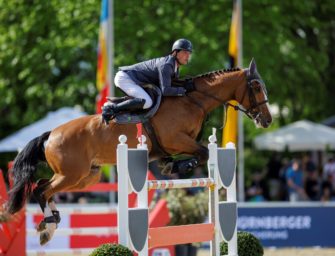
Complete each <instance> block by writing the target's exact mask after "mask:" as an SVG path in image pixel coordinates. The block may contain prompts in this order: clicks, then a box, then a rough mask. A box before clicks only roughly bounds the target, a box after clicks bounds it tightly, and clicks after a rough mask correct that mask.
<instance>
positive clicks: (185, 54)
mask: <svg viewBox="0 0 335 256" xmlns="http://www.w3.org/2000/svg"><path fill="white" fill-rule="evenodd" d="M191 54H192V53H191V52H189V51H185V50H181V51H179V52H178V53H177V56H176V57H177V59H178V61H179V63H180V64H181V65H186V64H187V63H188V62H189V60H190V58H191Z"/></svg>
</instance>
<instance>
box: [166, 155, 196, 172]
mask: <svg viewBox="0 0 335 256" xmlns="http://www.w3.org/2000/svg"><path fill="white" fill-rule="evenodd" d="M198 164H199V161H198V159H197V158H196V157H193V158H191V159H184V160H178V161H174V162H169V163H167V165H166V166H165V168H164V169H163V170H162V172H161V173H162V174H163V175H170V174H172V173H180V174H186V173H188V172H190V171H192V170H193V169H194V168H195V167H197V166H198Z"/></svg>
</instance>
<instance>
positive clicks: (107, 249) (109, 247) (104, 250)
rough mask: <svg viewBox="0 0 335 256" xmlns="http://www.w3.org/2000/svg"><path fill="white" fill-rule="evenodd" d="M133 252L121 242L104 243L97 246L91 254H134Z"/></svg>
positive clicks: (129, 255) (104, 255)
mask: <svg viewBox="0 0 335 256" xmlns="http://www.w3.org/2000/svg"><path fill="white" fill-rule="evenodd" d="M132 255H133V253H132V252H131V250H129V249H128V248H127V247H124V246H123V245H120V244H102V245H100V246H99V247H98V248H96V249H95V250H94V251H93V252H92V253H91V254H90V256H132Z"/></svg>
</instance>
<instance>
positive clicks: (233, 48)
mask: <svg viewBox="0 0 335 256" xmlns="http://www.w3.org/2000/svg"><path fill="white" fill-rule="evenodd" d="M236 2H237V1H236V0H235V1H234V7H233V15H232V19H231V24H230V32H229V46H228V54H229V59H230V67H231V68H233V67H236V66H237V59H238V50H239V49H238V46H239V28H240V26H239V21H240V19H239V16H240V10H239V8H238V6H237V3H236Z"/></svg>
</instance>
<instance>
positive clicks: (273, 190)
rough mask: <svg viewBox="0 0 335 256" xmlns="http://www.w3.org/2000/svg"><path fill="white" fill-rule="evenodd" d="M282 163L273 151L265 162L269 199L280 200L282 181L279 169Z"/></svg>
mask: <svg viewBox="0 0 335 256" xmlns="http://www.w3.org/2000/svg"><path fill="white" fill-rule="evenodd" d="M281 168H282V163H281V161H280V159H279V156H278V154H277V153H274V154H273V155H272V156H271V158H270V160H269V162H268V163H267V166H266V169H267V172H266V179H267V181H268V188H269V198H270V200H274V201H277V200H280V194H281V187H282V182H281V180H280V170H281Z"/></svg>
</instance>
